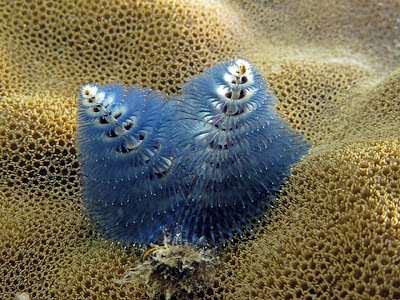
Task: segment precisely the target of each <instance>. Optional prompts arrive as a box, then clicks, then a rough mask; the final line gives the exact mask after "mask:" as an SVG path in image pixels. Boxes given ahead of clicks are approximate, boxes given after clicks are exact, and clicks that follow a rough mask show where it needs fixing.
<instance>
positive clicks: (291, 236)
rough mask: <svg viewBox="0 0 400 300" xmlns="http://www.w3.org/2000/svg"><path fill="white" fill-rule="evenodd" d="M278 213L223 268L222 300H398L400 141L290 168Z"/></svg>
mask: <svg viewBox="0 0 400 300" xmlns="http://www.w3.org/2000/svg"><path fill="white" fill-rule="evenodd" d="M293 173H294V176H293V177H291V179H290V185H288V186H287V189H286V190H285V196H284V197H283V199H282V200H283V201H286V207H281V208H280V209H279V210H278V211H277V212H276V216H275V218H274V219H273V220H272V222H271V224H270V225H269V226H266V228H265V229H264V230H263V231H262V232H261V233H259V235H257V236H256V237H255V240H254V242H252V243H249V244H247V245H246V246H245V245H242V247H240V250H239V251H238V253H237V255H236V256H234V257H231V258H230V259H229V260H227V262H226V269H225V272H222V274H221V278H226V279H225V280H224V282H223V285H224V286H235V287H236V288H237V289H236V291H235V292H231V291H227V292H226V293H224V294H225V296H226V298H227V299H232V297H233V298H235V299H250V298H251V299H276V298H277V299H315V298H317V299H369V298H374V299H400V279H399V276H398V275H399V274H400V264H399V259H400V213H399V212H400V207H399V206H400V204H399V202H398V199H399V197H400V186H399V185H400V183H399V179H400V140H399V138H393V139H390V140H385V141H370V142H360V143H352V144H345V145H342V146H340V147H337V148H333V149H330V150H328V151H325V152H323V153H321V154H318V155H315V156H311V157H309V158H308V159H307V160H306V161H304V162H303V163H300V164H299V165H297V166H296V167H295V168H294V171H293Z"/></svg>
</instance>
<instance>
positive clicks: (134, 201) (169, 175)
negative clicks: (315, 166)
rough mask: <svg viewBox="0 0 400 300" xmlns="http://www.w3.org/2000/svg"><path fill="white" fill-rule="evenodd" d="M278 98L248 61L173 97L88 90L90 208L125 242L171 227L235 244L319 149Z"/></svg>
mask: <svg viewBox="0 0 400 300" xmlns="http://www.w3.org/2000/svg"><path fill="white" fill-rule="evenodd" d="M274 104H275V98H274V96H273V95H272V94H271V93H270V92H269V90H268V84H267V83H266V82H265V81H264V79H263V78H262V76H261V75H260V74H259V73H258V72H257V71H256V70H255V69H254V67H253V65H252V64H250V63H249V62H248V61H246V60H243V59H237V60H236V61H232V62H225V63H220V64H218V65H216V66H214V67H212V68H209V69H206V70H205V71H204V72H203V73H201V74H200V75H198V76H197V77H195V78H193V79H191V80H190V81H189V82H188V83H186V84H185V85H184V86H183V88H182V95H181V96H180V97H178V98H173V99H169V100H168V101H166V100H165V96H164V95H162V94H160V93H158V92H154V91H150V90H148V89H141V88H139V87H135V86H134V87H131V88H130V89H128V90H126V89H125V88H124V87H123V86H122V85H120V84H112V85H108V86H105V87H100V86H99V85H98V84H89V85H86V86H84V87H83V88H82V90H81V95H80V100H79V112H78V138H77V140H78V147H79V150H80V154H81V167H82V173H83V189H84V199H85V200H84V201H85V204H86V208H87V212H88V214H89V215H90V216H91V217H92V218H93V220H94V221H96V222H97V223H98V224H99V227H101V228H102V229H103V231H104V232H105V235H106V236H107V237H109V238H113V239H115V240H118V241H122V242H124V243H125V244H129V243H137V244H148V243H149V242H152V241H156V240H157V239H158V238H159V236H160V235H161V234H162V233H163V232H168V233H169V234H171V235H172V234H173V235H180V236H181V237H182V239H183V240H187V241H191V242H193V243H195V241H196V240H198V239H200V238H201V237H205V238H206V239H207V240H208V241H211V242H212V243H214V244H216V243H217V241H221V242H222V243H223V244H225V239H226V238H227V237H229V238H230V239H232V232H233V231H234V230H237V231H238V232H239V233H241V226H242V225H248V226H249V223H248V220H249V218H256V219H257V218H258V216H260V215H263V214H264V213H263V209H265V207H266V206H269V203H268V199H271V198H273V197H274V193H275V192H276V191H279V185H280V184H281V183H282V182H284V180H285V178H286V177H287V176H288V175H289V174H288V171H289V169H290V166H291V164H292V163H294V162H295V161H297V160H299V159H300V158H301V156H302V155H304V154H305V153H307V150H308V148H309V145H308V144H307V143H306V142H304V141H303V140H302V139H301V137H299V136H298V135H296V134H294V133H293V132H292V131H291V130H290V129H289V128H288V126H287V124H286V123H285V122H283V121H282V120H281V119H280V118H279V116H278V115H276V114H275V113H274V109H273V106H274Z"/></svg>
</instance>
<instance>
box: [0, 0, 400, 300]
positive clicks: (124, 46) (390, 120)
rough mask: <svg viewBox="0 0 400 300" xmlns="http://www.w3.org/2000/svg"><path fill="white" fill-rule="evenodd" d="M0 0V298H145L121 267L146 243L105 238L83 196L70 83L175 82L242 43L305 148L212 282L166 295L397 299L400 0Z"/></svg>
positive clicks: (171, 89) (239, 49)
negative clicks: (88, 217) (302, 138)
mask: <svg viewBox="0 0 400 300" xmlns="http://www.w3.org/2000/svg"><path fill="white" fill-rule="evenodd" d="M0 7H1V11H0V15H1V19H0V298H2V299H16V297H17V295H21V294H22V293H26V294H28V295H29V297H30V298H31V299H147V293H146V292H148V291H146V286H145V284H144V283H140V282H138V283H137V284H131V283H124V284H118V283H117V282H118V280H121V279H123V278H124V276H125V275H126V274H127V272H129V270H131V269H133V268H135V267H136V266H137V265H138V264H139V263H140V262H141V259H142V255H143V253H144V252H145V251H146V249H138V248H134V247H132V246H129V247H123V246H122V245H119V244H114V243H111V242H109V241H104V240H103V239H102V238H101V236H98V235H97V233H96V232H94V231H93V229H92V226H91V225H90V222H89V220H86V218H85V215H84V214H83V213H82V212H83V210H84V209H83V207H82V203H81V196H80V193H81V186H80V180H79V163H78V159H77V155H78V154H77V151H76V146H75V127H76V124H75V122H76V104H77V101H76V100H77V91H78V90H79V88H80V87H81V86H82V85H83V84H86V83H91V82H99V83H100V84H105V83H110V82H121V83H124V84H126V85H130V84H138V85H141V86H143V87H144V86H146V87H151V88H156V89H159V90H162V91H164V92H168V93H170V94H176V93H179V86H181V85H182V84H183V83H184V82H185V81H186V80H188V78H189V77H190V76H192V75H193V74H196V73H198V72H200V71H201V70H203V69H204V67H206V66H210V65H213V64H214V63H215V62H217V61H222V60H229V59H233V58H236V57H243V58H246V59H249V60H251V61H252V63H254V64H255V65H256V66H257V67H258V68H259V69H260V70H261V71H262V73H263V75H264V76H265V78H266V79H267V81H268V82H269V83H270V87H271V90H273V91H274V92H275V94H276V96H277V100H278V102H277V106H276V110H277V111H278V112H279V113H281V114H282V117H283V118H284V119H286V120H287V121H288V122H289V124H290V125H291V126H292V128H293V129H295V130H296V131H298V132H299V133H302V134H304V135H305V137H306V138H307V140H309V141H310V142H311V143H312V144H313V145H314V148H313V149H312V150H311V153H310V154H309V155H307V156H306V157H305V158H304V160H303V161H301V162H299V163H297V164H296V165H294V167H293V171H292V174H293V176H291V177H290V178H289V180H288V183H287V184H286V185H285V186H284V187H282V189H283V193H282V195H281V196H280V197H279V201H277V202H276V203H274V204H275V206H276V208H275V209H274V210H272V211H270V212H269V214H270V216H269V217H268V218H265V219H263V220H261V222H260V223H259V224H255V225H254V230H253V231H252V232H246V233H245V234H244V238H243V239H239V238H238V237H235V243H231V244H229V245H228V246H227V247H226V248H224V249H219V250H218V256H219V257H220V261H221V263H220V264H219V265H218V266H217V268H218V270H217V275H216V276H215V277H214V278H213V280H212V282H211V283H210V284H209V285H208V286H207V287H206V288H203V289H202V290H201V291H196V292H194V293H192V294H190V295H188V294H187V293H186V292H185V291H177V292H176V293H175V297H176V298H177V299H187V298H188V297H190V298H193V299H196V298H198V299H257V298H258V299H368V298H374V299H400V279H399V274H400V268H399V265H400V263H399V261H400V245H399V241H400V223H399V222H400V220H399V218H400V215H399V211H400V207H399V198H400V140H399V138H400V131H399V122H400V117H399V116H400V114H399V113H400V47H399V41H400V31H399V30H398V26H399V20H400V2H399V1H397V0H396V1H392V0H386V1H350V0H341V1H335V2H332V1H328V0H326V1H308V0H303V1H289V0H284V1H269V0H268V1H267V0H254V1H246V0H241V1H227V0H220V1H211V0H202V1H189V0H175V1H174V0H142V1H131V0H112V1H105V0H93V1H88V0H87V1H86V0H79V1H78V0H76V1H67V0H65V1H44V0H34V1H11V0H10V1H7V0H0ZM178 286H179V285H178ZM180 286H184V283H182V284H181V285H180ZM157 297H161V298H163V296H162V295H160V294H158V295H157Z"/></svg>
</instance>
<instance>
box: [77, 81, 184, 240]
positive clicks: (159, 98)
mask: <svg viewBox="0 0 400 300" xmlns="http://www.w3.org/2000/svg"><path fill="white" fill-rule="evenodd" d="M164 98H165V96H163V95H161V94H160V93H158V92H154V91H151V90H149V89H141V88H139V87H135V86H134V87H131V88H130V89H128V90H127V91H126V89H125V87H124V86H122V85H121V84H111V85H107V86H104V87H102V88H101V87H100V86H99V85H98V84H89V85H85V86H84V87H83V88H82V90H81V95H80V99H79V104H78V126H77V144H78V148H79V151H80V161H81V171H82V174H83V179H82V181H83V191H84V192H83V196H84V203H85V205H86V211H87V213H88V214H89V216H90V217H92V218H93V220H94V221H96V222H97V224H98V226H99V227H100V228H102V229H103V231H104V232H105V235H106V237H108V238H113V239H115V240H118V241H122V242H124V243H126V244H129V243H138V244H147V243H149V242H151V241H155V240H156V239H157V238H158V237H159V236H160V234H162V230H163V228H165V227H167V226H168V225H169V224H170V223H171V222H172V220H173V216H174V210H175V209H176V208H177V207H179V206H181V205H182V204H184V203H186V199H185V195H184V189H183V188H182V187H181V184H180V183H179V182H178V178H177V176H176V168H177V159H178V157H179V151H180V150H179V147H178V146H177V144H178V143H177V141H176V139H177V135H176V134H174V128H176V124H177V123H176V122H177V121H176V119H175V113H174V111H175V109H174V107H173V104H171V102H168V101H163V100H164Z"/></svg>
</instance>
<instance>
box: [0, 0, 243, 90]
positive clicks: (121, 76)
mask: <svg viewBox="0 0 400 300" xmlns="http://www.w3.org/2000/svg"><path fill="white" fill-rule="evenodd" d="M203 2H204V1H188V0H178V1H174V0H156V1H152V0H147V1H124V0H112V1H108V0H95V1H68V0H65V1H43V0H34V1H14V0H2V1H0V7H2V9H1V12H0V16H1V22H0V48H1V47H4V48H5V49H7V51H8V52H9V53H12V60H13V61H14V63H17V66H16V67H17V68H18V70H19V73H18V79H17V80H16V83H15V85H14V86H13V90H14V91H17V92H18V93H30V92H32V91H33V92H42V91H45V90H50V91H52V92H56V93H64V95H70V94H71V91H73V92H76V88H77V86H81V85H83V84H86V83H88V82H101V83H102V84H105V83H111V82H121V83H124V84H125V85H132V84H139V85H141V86H145V87H150V88H155V89H158V90H161V91H163V92H168V93H169V94H175V93H176V92H177V87H178V86H180V85H182V84H183V82H184V80H185V78H188V77H190V76H191V75H193V74H197V73H198V72H200V71H201V70H202V69H204V67H205V66H206V65H210V64H212V63H213V62H215V61H217V60H218V61H219V60H221V59H223V60H227V59H231V58H232V57H233V56H234V55H235V53H237V51H238V50H240V49H241V48H243V47H242V45H244V44H245V43H244V42H243V36H241V37H240V34H238V33H234V30H233V26H234V25H235V22H238V19H239V16H235V15H234V12H232V11H230V12H229V13H227V11H226V8H225V7H226V6H222V5H221V4H219V3H214V4H211V3H203Z"/></svg>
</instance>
